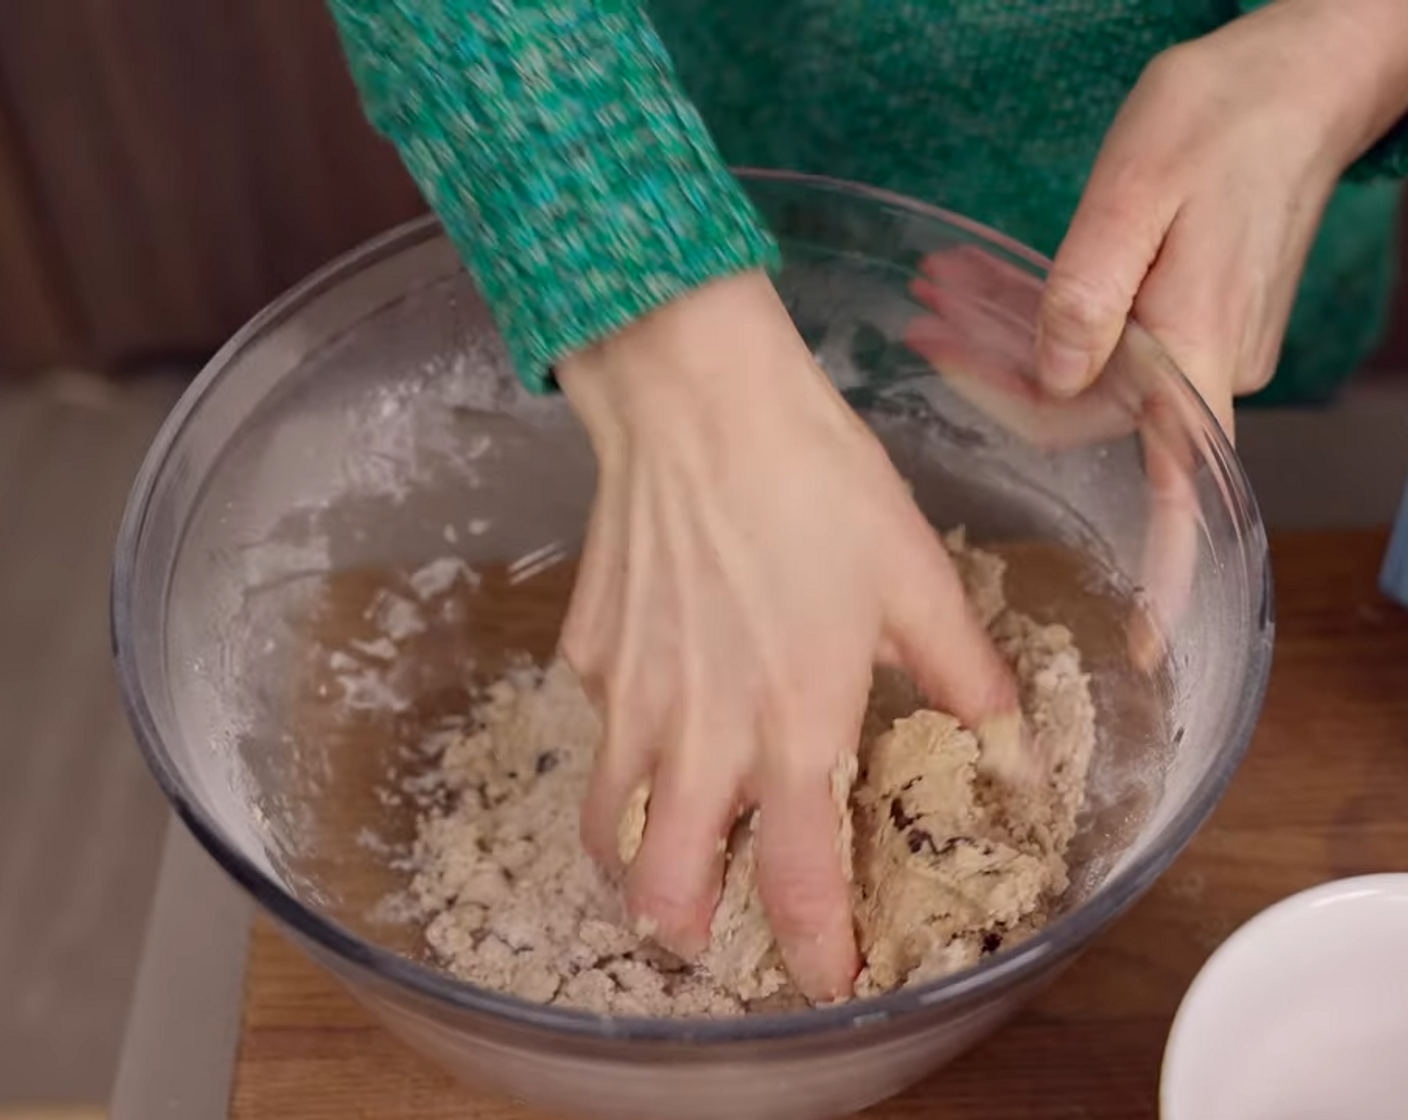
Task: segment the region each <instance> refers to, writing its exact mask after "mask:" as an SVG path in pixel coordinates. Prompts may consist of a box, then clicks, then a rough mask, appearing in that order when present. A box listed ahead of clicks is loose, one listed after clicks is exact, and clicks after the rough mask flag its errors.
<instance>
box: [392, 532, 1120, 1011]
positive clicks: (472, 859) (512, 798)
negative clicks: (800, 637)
mask: <svg viewBox="0 0 1408 1120" xmlns="http://www.w3.org/2000/svg"><path fill="white" fill-rule="evenodd" d="M945 543H946V545H947V546H948V548H949V550H950V552H951V553H952V554H953V555H954V558H955V560H956V561H957V563H958V567H959V570H960V573H961V574H962V576H963V578H964V582H965V586H966V587H967V590H968V593H969V597H970V600H971V602H972V604H973V606H974V609H975V610H977V611H978V613H979V615H980V617H981V618H982V619H983V622H984V623H985V625H987V627H988V630H989V632H990V633H991V634H992V636H993V638H994V640H995V641H996V642H997V644H998V647H999V648H1000V649H1001V650H1002V652H1003V654H1004V655H1005V656H1006V657H1007V659H1008V660H1009V662H1010V663H1011V664H1012V665H1013V667H1014V669H1015V671H1016V673H1017V677H1018V679H1019V682H1020V684H1021V689H1022V706H1023V711H1024V713H1025V715H1026V718H1027V723H1028V730H1029V732H1030V734H1031V737H1032V747H1033V754H1034V757H1036V758H1037V759H1039V760H1041V764H1042V767H1043V773H1042V776H1041V777H1040V778H1039V779H1038V780H1037V781H1036V782H1032V783H1028V782H1013V781H1011V780H1009V775H1010V772H1011V765H1010V763H1011V756H1010V754H1009V756H1008V757H1007V758H1006V759H1005V760H997V761H996V762H995V761H994V760H993V759H992V758H985V757H984V754H983V748H982V744H980V741H979V739H978V737H977V736H976V735H975V734H974V733H973V732H972V731H970V730H968V729H967V728H964V727H962V726H960V725H959V723H958V722H957V720H955V719H953V718H952V717H951V716H948V715H945V714H943V713H940V712H934V711H927V710H923V708H922V705H921V702H920V700H919V698H918V697H917V695H916V694H915V693H914V691H913V690H912V688H911V687H910V686H909V685H908V683H907V682H905V681H904V680H903V679H901V678H900V677H898V675H896V674H891V673H883V674H878V675H877V679H876V687H875V689H874V692H873V694H872V699H871V708H870V713H869V718H868V721H867V728H866V731H865V734H864V735H863V737H862V742H861V745H860V751H859V755H858V759H855V760H852V759H847V760H844V762H843V764H842V765H841V766H839V767H838V769H837V772H836V776H835V780H834V783H833V786H834V790H835V793H836V796H837V801H838V806H839V807H840V811H839V812H838V820H839V824H840V833H839V836H838V857H837V858H838V859H841V860H843V861H844V862H846V863H848V865H849V867H848V870H849V872H850V874H851V877H852V883H853V891H854V902H855V918H856V926H857V933H858V940H859V944H860V948H861V952H862V955H863V958H864V961H865V966H864V969H863V971H862V973H861V975H860V977H859V979H858V981H857V986H856V993H857V995H858V996H869V995H877V994H880V993H882V992H885V991H890V990H893V989H894V988H897V987H901V986H904V985H906V984H916V983H921V982H923V981H927V980H931V979H935V978H937V977H941V976H945V975H948V974H950V973H953V972H956V971H959V970H961V969H963V968H967V967H969V966H971V965H973V964H975V963H976V962H977V961H978V959H979V958H980V957H981V956H983V955H984V954H986V953H991V952H994V951H996V950H997V949H999V948H1000V947H1002V946H1003V945H1011V944H1014V943H1015V942H1016V941H1018V940H1020V939H1022V938H1024V937H1026V936H1029V935H1030V934H1031V933H1032V932H1034V931H1035V930H1036V929H1038V928H1039V927H1040V926H1041V925H1042V923H1043V922H1044V921H1045V920H1046V918H1047V916H1048V914H1049V912H1050V909H1051V907H1052V905H1053V903H1054V902H1055V901H1056V900H1057V899H1058V898H1059V897H1060V895H1061V894H1062V892H1063V891H1064V890H1065V889H1066V886H1067V875H1066V864H1065V859H1064V856H1065V851H1066V848H1067V846H1068V845H1069V843H1070V840H1071V837H1072V836H1073V834H1074V832H1075V820H1076V815H1077V813H1078V812H1079V810H1080V807H1081V803H1082V800H1083V795H1084V788H1085V775H1086V770H1087V768H1088V764H1089V760H1090V753H1091V749H1092V746H1093V742H1094V715H1093V709H1092V706H1091V700H1090V691H1089V685H1088V681H1087V679H1086V677H1085V676H1084V674H1083V673H1082V671H1081V667H1080V658H1079V654H1078V653H1077V651H1076V649H1075V647H1074V646H1073V644H1072V640H1071V634H1070V632H1069V631H1068V630H1066V629H1065V628H1064V627H1061V626H1043V625H1039V624H1037V623H1036V622H1034V621H1033V620H1031V619H1029V618H1026V617H1024V616H1022V615H1018V614H1016V613H1014V612H1012V611H1009V610H1007V608H1006V603H1005V600H1004V598H1003V592H1002V577H1003V564H1002V561H1001V560H1000V559H999V558H998V557H996V556H993V555H992V554H989V553H984V552H982V551H980V550H977V549H971V548H968V547H967V546H966V545H965V543H964V541H963V538H962V536H961V534H957V533H955V534H950V535H949V536H948V537H947V538H946V540H945ZM476 714H477V717H478V728H479V729H478V730H477V731H475V732H474V733H473V734H470V735H468V736H465V737H463V738H461V739H459V740H458V741H456V742H454V743H453V744H451V745H450V746H449V747H448V748H447V749H446V750H445V751H444V754H443V756H442V758H441V760H440V764H439V766H438V768H437V770H436V771H435V773H434V776H433V780H434V782H435V783H436V785H437V787H438V788H439V790H440V791H441V792H442V793H443V795H444V796H443V797H442V799H441V800H442V802H443V803H444V804H446V805H447V806H448V807H447V808H441V809H436V810H433V811H431V812H429V813H427V814H426V815H425V816H424V817H423V818H422V820H421V822H420V826H419V832H418V839H417V844H416V852H415V864H416V868H417V874H416V876H415V880H414V882H413V884H412V903H413V907H412V908H413V911H414V912H415V913H416V915H417V916H418V917H419V918H420V919H422V920H423V921H424V922H425V923H426V926H425V928H426V940H427V942H428V944H429V945H430V947H431V950H432V951H433V953H434V955H435V956H436V957H437V958H438V959H439V961H440V962H441V963H442V964H443V965H444V966H445V967H446V968H448V969H449V970H450V971H451V972H452V973H454V974H455V975H457V976H460V977H462V978H463V979H466V980H469V981H471V982H473V983H476V984H480V985H483V986H486V987H490V988H496V989H498V990H501V991H505V992H509V993H512V994H515V995H518V996H521V997H523V998H525V999H531V1000H536V1001H538V1002H543V1003H554V1004H559V1005H563V1006H571V1007H578V1008H583V1009H586V1010H590V1011H595V1012H599V1013H603V1014H606V1013H614V1014H629V1015H652V1016H690V1015H729V1014H738V1013H742V1012H745V1011H748V1010H762V1009H766V1010H775V1009H779V1008H785V1007H790V1006H796V1005H797V1004H798V1003H799V1002H800V1001H799V997H798V996H797V994H796V992H795V991H794V989H793V988H792V986H791V984H790V982H789V981H788V979H787V975H786V972H785V971H784V969H783V967H782V961H781V956H780V954H779V952H778V950H777V946H776V944H775V943H774V941H773V938H772V934H771V932H770V930H769V929H768V924H767V920H766V917H765V915H764V912H763V908H762V903H761V901H760V899H759V897H758V892H757V889H756V875H755V864H754V853H753V829H752V820H751V818H749V819H744V820H743V821H741V822H740V823H739V825H738V826H737V827H736V828H735V830H734V834H733V836H732V837H731V838H730V841H729V847H728V851H729V861H728V867H727V871H726V874H725V879H724V887H723V894H722V897H721V899H720V902H719V907H718V910H717V911H716V913H715V916H714V922H713V927H712V934H713V936H712V943H711V945H710V947H709V949H708V951H707V952H706V953H705V954H704V956H703V958H702V959H701V960H699V961H698V962H696V963H695V964H694V965H686V964H685V963H683V962H681V961H678V960H676V959H675V958H673V957H671V956H670V954H668V953H666V952H664V951H663V950H661V949H660V948H659V947H657V946H655V945H653V944H652V943H651V942H650V941H649V939H648V937H646V936H644V934H647V933H648V932H649V931H648V930H643V931H637V932H633V931H632V930H631V929H630V926H629V923H628V922H627V919H626V916H625V913H624V910H623V907H622V904H621V899H620V895H619V892H618V890H617V888H616V886H615V885H614V884H612V883H611V882H609V881H608V880H607V879H606V878H605V877H604V876H603V875H602V874H601V873H600V872H599V871H598V870H597V869H596V867H595V866H594V865H593V864H592V863H591V861H590V860H589V859H588V857H587V856H586V854H585V853H584V852H583V851H582V849H581V846H580V842H579V840H578V831H577V830H578V805H579V803H580V800H581V798H582V795H583V794H584V792H585V789H586V783H587V779H588V776H589V774H590V770H591V760H592V752H593V751H594V749H595V746H596V743H597V740H598V737H599V734H600V728H599V724H598V721H597V718H596V716H595V714H594V712H593V711H592V708H591V706H590V704H589V703H588V701H587V699H586V697H585V695H584V694H583V693H582V691H581V689H580V687H579V686H578V685H577V682H576V681H575V679H574V678H573V677H572V674H571V672H570V671H569V670H567V669H566V667H565V666H563V665H561V664H554V665H552V666H549V667H548V668H547V670H545V671H544V672H543V673H534V672H524V673H522V674H519V675H517V676H515V677H513V678H511V679H509V680H506V681H504V682H501V683H500V684H499V685H497V686H496V687H495V688H494V689H492V690H491V692H490V695H489V696H488V698H487V699H486V701H485V703H484V705H483V706H482V709H481V710H480V711H479V712H478V713H476ZM1007 730H1010V729H1007ZM987 731H988V729H985V734H986V733H987ZM1007 738H1010V736H1007ZM989 742H991V740H989ZM1008 749H1009V750H1010V744H1009V747H1008ZM647 811H648V791H647V790H645V789H641V790H639V791H637V793H636V795H635V796H634V797H633V798H632V801H631V806H630V809H629V811H628V813H627V815H626V819H625V820H623V822H622V828H621V835H620V844H621V850H622V855H623V856H625V857H627V859H628V860H629V857H630V856H632V855H633V854H634V852H635V850H636V849H638V847H639V843H640V835H641V832H642V830H643V829H644V826H645V817H646V813H647Z"/></svg>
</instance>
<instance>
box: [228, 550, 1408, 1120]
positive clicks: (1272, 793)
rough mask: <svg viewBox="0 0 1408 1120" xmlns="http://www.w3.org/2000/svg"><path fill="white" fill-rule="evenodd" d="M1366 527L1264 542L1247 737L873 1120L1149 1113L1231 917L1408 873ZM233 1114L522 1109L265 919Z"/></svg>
mask: <svg viewBox="0 0 1408 1120" xmlns="http://www.w3.org/2000/svg"><path fill="white" fill-rule="evenodd" d="M1385 545H1386V536H1385V535H1384V534H1383V533H1379V532H1353V533H1317V534H1296V535H1287V536H1281V537H1278V538H1276V539H1275V540H1274V541H1273V546H1272V552H1273V557H1274V563H1275V574H1276V580H1277V607H1278V618H1279V632H1278V635H1277V648H1276V661H1275V666H1274V669H1273V672H1272V677H1271V689H1270V693H1269V695H1268V697H1267V702H1266V707H1265V710H1264V713H1263V715H1262V719H1261V724H1260V727H1259V729H1258V731H1257V735H1256V738H1255V741H1254V743H1253V747H1252V750H1251V752H1250V754H1249V755H1248V757H1247V759H1246V762H1245V763H1244V765H1243V766H1242V768H1241V770H1240V772H1239V774H1238V776H1237V778H1236V780H1235V782H1234V783H1233V785H1232V788H1231V790H1230V791H1229V792H1228V795H1227V797H1226V799H1225V800H1224V801H1223V803H1222V805H1221V806H1220V807H1219V808H1218V810H1217V812H1216V813H1215V814H1214V816H1213V817H1212V819H1211V821H1210V822H1209V823H1208V825H1207V826H1206V827H1205V828H1204V829H1203V830H1202V832H1201V833H1200V834H1199V836H1198V837H1197V839H1196V840H1195V841H1194V842H1193V844H1192V845H1191V846H1190V848H1189V850H1188V851H1187V852H1186V853H1185V854H1184V856H1183V857H1182V858H1181V859H1180V860H1179V861H1178V863H1177V864H1176V865H1175V866H1174V867H1173V868H1172V869H1171V870H1170V871H1169V873H1168V874H1167V875H1165V876H1164V878H1163V879H1162V880H1161V881H1160V882H1159V883H1158V884H1157V885H1156V886H1155V887H1154V888H1153V890H1152V891H1151V892H1150V893H1149V894H1148V895H1147V896H1146V897H1145V899H1144V900H1143V901H1142V902H1141V903H1140V904H1139V905H1138V906H1137V907H1135V909H1134V910H1133V911H1131V912H1130V913H1129V914H1128V915H1127V916H1126V917H1125V918H1124V919H1122V920H1121V921H1120V922H1119V923H1118V924H1117V925H1116V926H1115V927H1114V928H1113V929H1112V930H1110V931H1109V932H1108V933H1107V934H1106V935H1105V936H1104V937H1103V938H1102V939H1101V940H1100V941H1099V942H1098V943H1097V944H1096V945H1095V946H1094V947H1093V948H1092V949H1091V950H1090V951H1089V952H1088V953H1087V954H1086V955H1085V956H1084V957H1083V958H1082V960H1081V961H1080V962H1078V963H1077V964H1076V965H1075V967H1073V968H1072V969H1070V970H1069V971H1068V972H1067V973H1066V974H1065V975H1064V976H1063V977H1062V978H1061V980H1060V981H1059V982H1058V983H1057V984H1056V985H1055V986H1054V987H1053V988H1051V989H1050V990H1049V991H1048V992H1047V994H1046V995H1045V996H1044V998H1042V999H1041V1000H1040V1002H1038V1003H1036V1004H1035V1005H1033V1006H1032V1007H1030V1008H1029V1009H1028V1010H1026V1011H1025V1012H1024V1013H1023V1014H1022V1015H1021V1016H1020V1017H1019V1018H1017V1019H1016V1020H1015V1021H1013V1022H1012V1023H1011V1024H1010V1025H1008V1026H1007V1027H1006V1028H1004V1029H1003V1030H1002V1031H1000V1032H999V1033H998V1034H997V1035H995V1036H994V1037H993V1038H992V1039H991V1040H990V1041H988V1042H987V1043H986V1044H984V1045H983V1046H981V1047H980V1048H979V1049H978V1050H976V1051H974V1052H973V1053H971V1054H970V1055H968V1056H966V1057H965V1058H963V1059H961V1060H960V1061H959V1062H958V1063H956V1064H955V1065H953V1066H950V1067H949V1068H948V1069H947V1070H944V1071H942V1072H941V1073H939V1074H938V1075H936V1076H935V1077H933V1078H931V1079H930V1080H929V1081H928V1082H926V1083H924V1084H922V1085H920V1086H917V1087H916V1088H914V1089H912V1090H911V1091H909V1092H908V1093H906V1094H904V1095H903V1096H901V1097H898V1098H896V1099H894V1100H891V1101H888V1102H886V1103H884V1104H881V1105H879V1106H877V1107H876V1108H874V1109H873V1110H872V1113H871V1115H873V1116H874V1117H875V1118H877V1120H904V1118H906V1117H915V1118H918V1117H921V1116H922V1117H926V1118H927V1117H942V1118H944V1120H1018V1118H1021V1120H1116V1118H1118V1120H1139V1118H1153V1117H1156V1116H1157V1111H1158V1106H1157V1088H1158V1074H1159V1062H1160V1059H1161V1056H1162V1051H1163V1045H1164V1040H1165V1037H1166V1035H1167V1032H1168V1027H1169V1023H1170V1021H1171V1020H1172V1017H1173V1014H1174V1011H1175V1009H1176V1007H1177V1005H1178V1001H1179V1000H1180V999H1181V998H1182V995H1183V993H1184V991H1185V990H1186V989H1187V987H1188V984H1189V982H1190V981H1191V980H1192V978H1193V975H1194V974H1195V973H1196V972H1197V970H1198V968H1199V967H1200V966H1201V965H1202V964H1203V962H1204V961H1205V960H1206V959H1207V957H1208V955H1209V954H1210V953H1211V952H1212V950H1213V949H1215V948H1216V947H1217V946H1218V945H1219V944H1220V943H1221V942H1222V941H1223V940H1224V939H1225V938H1226V937H1227V936H1228V935H1229V934H1230V933H1231V932H1232V931H1233V930H1234V929H1235V928H1236V927H1237V926H1239V925H1240V924H1242V923H1243V922H1244V921H1246V920H1247V919H1248V918H1250V917H1251V916H1252V915H1253V914H1255V913H1256V912H1257V911H1259V910H1261V909H1263V908H1265V907H1266V906H1268V905H1269V904H1271V903H1272V902H1274V901H1276V900H1277V899H1280V898H1283V897H1285V896H1286V895H1289V894H1291V893H1293V892H1295V891H1298V890H1301V889H1303V888H1305V887H1309V886H1312V885H1314V884H1316V883H1319V882H1323V881H1325V880H1327V879H1331V878H1338V877H1341V876H1346V875H1356V874H1363V873H1368V872H1376V871H1393V870H1398V871H1402V870H1408V612H1404V611H1402V610H1400V609H1399V608H1398V607H1396V606H1394V605H1392V604H1391V603H1389V602H1387V601H1386V600H1384V599H1383V598H1382V597H1381V596H1380V595H1379V594H1378V592H1377V590H1376V586H1375V581H1376V577H1377V572H1378V566H1379V563H1380V560H1381V558H1382V556H1383V551H1384V548H1385ZM232 1116H233V1117H234V1118H235V1120H268V1118H271V1117H280V1118H281V1120H350V1118H354V1117H368V1118H373V1117H374V1118H376V1120H401V1118H405V1120H531V1115H530V1113H529V1112H528V1111H527V1110H526V1109H524V1108H522V1107H521V1106H517V1105H514V1104H511V1103H508V1102H504V1101H499V1100H493V1099H486V1098H481V1097H478V1096H475V1095H474V1094H472V1093H471V1092H469V1091H468V1090H466V1089H463V1088H461V1087H459V1086H458V1085H457V1084H455V1083H454V1082H452V1081H450V1080H449V1079H448V1078H447V1077H446V1076H445V1075H443V1074H441V1073H440V1072H438V1071H437V1070H436V1069H434V1068H433V1067H431V1066H430V1065H428V1064H427V1063H425V1062H424V1061H422V1060H421V1059H420V1058H419V1057H417V1056H416V1055H415V1054H412V1053H410V1052H408V1051H406V1050H405V1049H403V1048H402V1047H401V1046H400V1045H399V1044H397V1043H396V1042H394V1041H393V1040H392V1039H391V1038H390V1037H389V1036H387V1035H386V1034H385V1033H384V1032H383V1031H382V1030H381V1029H380V1028H379V1027H378V1026H377V1025H376V1023H375V1021H374V1020H372V1019H371V1018H370V1017H369V1016H368V1015H367V1014H366V1013H365V1012H364V1011H362V1010H361V1009H360V1008H359V1007H358V1006H357V1005H356V1004H355V1003H354V1002H353V1001H352V1000H351V999H350V998H349V997H348V996H347V995H346V994H344V993H343V991H342V990H341V989H340V988H339V987H338V986H337V985H335V984H334V983H333V982H332V981H330V980H328V979H327V978H326V977H325V976H324V975H323V974H322V973H321V972H319V971H318V970H316V969H315V968H314V967H313V966H312V965H310V964H308V963H307V962H306V961H305V960H304V958H303V957H302V956H301V954H299V953H298V951H297V950H295V949H293V948H291V947H290V946H289V945H288V944H286V943H285V942H284V941H283V939H282V938H281V937H280V936H279V935H278V934H277V933H275V932H274V931H273V930H272V929H271V928H270V927H269V926H268V925H267V924H266V923H264V922H263V921H261V922H260V923H259V924H258V927H257V928H256V930H255V934H254V938H253V941H252V947H251V950H250V960H249V974H248V980H247V989H246V997H245V1010H244V1026H243V1033H242V1038H241V1044H240V1050H239V1057H238V1065H237V1069H236V1076H235V1084H234V1090H233V1101H232Z"/></svg>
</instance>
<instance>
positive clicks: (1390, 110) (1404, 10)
mask: <svg viewBox="0 0 1408 1120" xmlns="http://www.w3.org/2000/svg"><path fill="white" fill-rule="evenodd" d="M1281 4H1285V5H1287V6H1294V7H1295V8H1297V9H1299V10H1300V11H1301V13H1302V14H1303V15H1304V16H1305V17H1306V25H1305V26H1306V39H1307V44H1308V47H1309V49H1310V50H1311V51H1313V52H1314V54H1315V57H1316V59H1317V62H1318V65H1317V67H1316V69H1315V71H1314V73H1315V76H1316V80H1315V81H1313V82H1309V83H1305V86H1304V92H1305V94H1306V95H1307V96H1309V97H1310V98H1312V99H1314V101H1315V102H1316V103H1317V104H1318V105H1319V106H1320V108H1321V109H1322V110H1323V111H1324V114H1325V115H1324V116H1323V117H1322V120H1323V122H1324V125H1325V128H1326V130H1327V135H1328V136H1330V137H1331V143H1332V144H1333V146H1334V149H1335V153H1336V160H1337V163H1338V166H1337V168H1336V172H1337V175H1338V173H1340V172H1343V171H1344V169H1345V168H1347V167H1348V166H1349V165H1350V164H1351V163H1353V162H1354V161H1355V160H1356V159H1358V158H1359V157H1360V156H1361V155H1363V154H1364V152H1366V151H1367V150H1368V149H1369V148H1370V147H1372V146H1373V145H1374V143H1375V142H1376V141H1377V140H1378V139H1379V138H1380V137H1382V136H1383V135H1384V134H1385V133H1386V132H1388V131H1389V129H1391V128H1392V127H1393V125H1394V124H1395V123H1396V122H1397V121H1398V120H1399V119H1400V118H1401V117H1402V116H1403V115H1404V113H1405V112H1408V3H1404V0H1279V3H1277V4H1276V5H1273V6H1278V7H1279V6H1280V5H1281Z"/></svg>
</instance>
